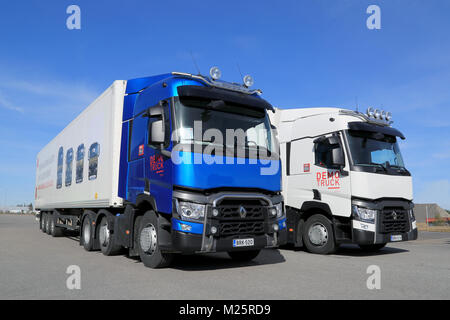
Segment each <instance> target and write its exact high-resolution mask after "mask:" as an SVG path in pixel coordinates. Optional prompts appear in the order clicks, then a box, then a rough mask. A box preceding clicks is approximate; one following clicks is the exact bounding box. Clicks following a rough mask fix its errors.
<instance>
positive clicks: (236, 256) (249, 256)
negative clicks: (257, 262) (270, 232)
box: [228, 250, 261, 262]
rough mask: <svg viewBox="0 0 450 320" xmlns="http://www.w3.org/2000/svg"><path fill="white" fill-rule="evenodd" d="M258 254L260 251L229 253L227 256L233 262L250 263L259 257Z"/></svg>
mask: <svg viewBox="0 0 450 320" xmlns="http://www.w3.org/2000/svg"><path fill="white" fill-rule="evenodd" d="M260 252H261V250H251V251H229V252H228V255H229V256H230V258H231V259H233V260H235V261H241V262H246V261H252V260H253V259H255V258H256V257H257V256H258V255H259V253H260Z"/></svg>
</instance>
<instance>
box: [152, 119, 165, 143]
mask: <svg viewBox="0 0 450 320" xmlns="http://www.w3.org/2000/svg"><path fill="white" fill-rule="evenodd" d="M161 143H164V123H163V121H162V119H161V120H156V121H154V122H152V124H151V126H150V144H161Z"/></svg>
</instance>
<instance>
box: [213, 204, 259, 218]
mask: <svg viewBox="0 0 450 320" xmlns="http://www.w3.org/2000/svg"><path fill="white" fill-rule="evenodd" d="M242 207H243V208H244V209H245V217H244V219H247V220H248V219H264V213H265V212H266V208H264V207H261V206H249V205H242ZM218 209H219V216H220V218H221V219H227V220H232V219H243V218H242V217H241V213H240V209H241V205H228V206H220V207H219V208H218Z"/></svg>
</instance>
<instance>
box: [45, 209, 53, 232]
mask: <svg viewBox="0 0 450 320" xmlns="http://www.w3.org/2000/svg"><path fill="white" fill-rule="evenodd" d="M52 218H53V216H52V215H51V214H50V213H47V214H46V215H45V233H47V234H50V231H51V230H50V220H51V219H52Z"/></svg>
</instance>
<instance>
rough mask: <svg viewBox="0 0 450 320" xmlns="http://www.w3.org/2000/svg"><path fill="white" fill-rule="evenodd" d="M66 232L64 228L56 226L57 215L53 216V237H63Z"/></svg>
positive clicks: (51, 231)
mask: <svg viewBox="0 0 450 320" xmlns="http://www.w3.org/2000/svg"><path fill="white" fill-rule="evenodd" d="M63 233H64V229H63V228H61V227H57V226H56V217H55V216H51V218H50V234H51V235H52V237H61V236H62V235H63Z"/></svg>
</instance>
